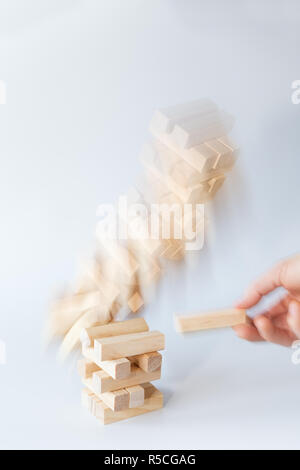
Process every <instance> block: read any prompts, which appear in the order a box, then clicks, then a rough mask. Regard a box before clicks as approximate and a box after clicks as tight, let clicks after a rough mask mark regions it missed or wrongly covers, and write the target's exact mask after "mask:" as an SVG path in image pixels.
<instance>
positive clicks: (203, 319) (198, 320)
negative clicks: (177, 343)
mask: <svg viewBox="0 0 300 470" xmlns="http://www.w3.org/2000/svg"><path fill="white" fill-rule="evenodd" d="M242 323H246V310H243V309H238V308H228V309H224V310H215V311H212V312H208V313H200V314H195V315H188V316H176V317H175V328H176V330H177V331H178V332H179V333H187V332H190V331H198V330H206V329H210V328H225V327H228V326H235V325H240V324H242Z"/></svg>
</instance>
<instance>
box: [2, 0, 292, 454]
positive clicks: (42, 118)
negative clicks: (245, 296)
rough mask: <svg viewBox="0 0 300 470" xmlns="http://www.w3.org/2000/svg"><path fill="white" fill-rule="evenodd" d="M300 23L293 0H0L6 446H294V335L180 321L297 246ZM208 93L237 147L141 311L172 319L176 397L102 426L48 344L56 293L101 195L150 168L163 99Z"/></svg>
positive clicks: (89, 233) (170, 373)
mask: <svg viewBox="0 0 300 470" xmlns="http://www.w3.org/2000/svg"><path fill="white" fill-rule="evenodd" d="M299 23H300V6H299V3H298V2H297V1H296V0H295V1H292V0H290V1H285V2H283V1H275V0H247V1H246V0H244V1H240V0H227V2H224V1H222V0H219V1H218V0H209V1H204V0H203V1H200V0H199V1H196V0H195V1H193V0H152V1H151V2H150V1H146V0H144V1H142V0H127V1H126V2H125V1H124V0H119V1H117V0H106V1H104V0H102V1H100V0H86V1H83V0H73V1H72V0H26V1H22V0H20V1H17V0H0V80H4V81H5V83H6V87H7V103H6V104H5V105H0V137H1V138H0V159H1V171H0V205H1V222H2V224H1V235H0V237H1V245H0V246H1V258H0V275H1V284H0V286H1V287H0V289H1V314H0V339H1V340H2V341H5V343H6V352H7V358H6V359H7V360H6V365H0V398H1V399H0V447H1V448H109V449H113V448H124V449H132V448H137V447H138V448H150V449H151V448H152V449H155V448H166V449H167V448H264V447H268V448H290V447H296V448H300V442H299V431H298V430H299V426H298V422H299V419H300V393H299V392H300V368H299V367H300V366H298V367H297V366H295V365H293V364H292V363H291V350H288V349H284V348H280V347H276V346H272V345H261V344H260V345H255V344H248V343H246V342H243V341H241V340H240V339H238V338H236V337H235V336H234V334H233V332H232V331H231V330H224V331H214V332H208V333H202V334H195V335H194V334H193V335H190V336H187V337H181V336H179V335H177V334H176V333H175V332H174V329H173V325H172V315H173V312H174V311H183V312H185V311H190V310H192V311H193V310H202V309H206V308H212V309H213V308H217V307H225V306H229V305H231V304H232V302H233V301H235V300H236V299H237V298H238V297H240V295H241V294H242V292H243V289H244V288H245V287H246V286H247V284H248V282H249V281H250V280H252V279H253V278H255V276H256V275H258V274H259V273H261V271H262V270H264V269H266V268H267V267H269V266H270V265H271V264H272V263H273V262H275V261H276V260H278V259H279V258H281V257H284V256H287V255H290V254H291V253H293V252H296V251H297V250H299V229H300V221H299V202H300V188H299V172H300V159H299V146H300V145H299V144H300V138H299V135H298V132H299V131H298V129H299V118H300V106H297V105H294V104H292V101H291V93H292V91H291V83H292V81H293V80H296V79H299V78H300V76H299V75H300V72H299V50H298V44H299V40H300V28H299ZM200 97H209V98H211V99H213V100H215V101H216V102H217V103H218V104H219V105H220V106H221V107H223V108H224V109H226V110H227V111H228V112H230V113H232V114H233V115H234V116H235V117H236V125H235V129H234V135H235V140H236V142H237V143H238V145H239V146H240V148H241V152H240V158H239V161H238V164H237V166H236V168H235V169H234V171H233V172H232V173H231V174H230V176H229V178H228V180H227V181H226V183H225V185H224V187H223V188H222V190H221V192H220V193H219V194H218V196H217V198H216V199H215V201H214V205H213V212H212V214H211V216H210V217H209V220H208V225H209V227H210V232H211V237H210V238H207V240H206V243H205V247H204V249H203V251H202V252H201V253H199V254H198V255H195V256H194V259H193V260H192V262H191V263H189V267H188V268H187V267H184V266H177V265H174V266H173V269H170V270H169V272H168V276H166V277H165V279H164V280H163V282H162V284H161V286H160V289H159V292H158V294H157V296H156V297H155V299H153V302H152V304H151V305H150V306H149V307H148V308H147V309H146V311H145V315H146V318H147V320H149V324H150V326H151V328H153V329H159V330H161V331H163V332H164V333H165V334H166V341H167V350H166V352H165V354H164V370H163V379H162V380H161V382H160V388H161V389H162V390H163V391H164V392H165V396H166V406H165V408H164V409H163V410H162V411H160V412H156V413H152V414H149V415H145V416H141V417H138V418H135V419H132V420H130V421H127V422H125V421H124V422H122V423H120V424H114V425H112V426H110V427H101V425H100V424H99V423H98V422H97V421H96V420H95V419H93V418H92V417H91V416H89V414H88V413H87V412H86V411H85V410H82V409H81V405H80V389H81V386H80V381H79V379H78V377H77V374H76V370H75V369H74V361H70V362H69V363H68V364H66V365H65V366H60V365H58V364H57V362H56V360H55V350H54V349H53V350H50V351H46V352H45V351H44V350H43V346H42V341H41V334H42V329H43V326H44V322H45V318H46V315H47V309H48V305H49V301H50V300H51V299H52V298H53V296H54V295H55V294H56V293H57V291H58V290H59V289H60V288H61V287H62V286H63V285H64V284H65V283H68V282H69V281H71V280H72V279H73V278H74V275H75V273H76V269H77V268H78V264H79V262H80V260H81V259H82V258H83V257H85V256H86V255H88V254H89V253H90V252H91V250H92V246H93V237H94V229H95V225H96V222H97V218H96V209H97V206H98V205H99V204H100V203H101V202H113V201H115V200H116V198H117V197H118V195H119V194H121V193H122V192H123V193H124V192H125V191H126V189H127V188H128V187H129V186H130V184H132V183H133V182H134V181H135V179H136V177H137V176H138V175H139V173H140V172H141V165H140V163H139V161H138V155H139V152H140V149H141V147H142V144H143V143H144V141H145V139H146V138H147V135H148V131H147V127H148V124H149V120H150V118H151V115H152V112H153V110H154V109H155V108H156V107H158V106H166V105H171V104H175V103H178V102H182V101H187V100H191V99H195V98H200Z"/></svg>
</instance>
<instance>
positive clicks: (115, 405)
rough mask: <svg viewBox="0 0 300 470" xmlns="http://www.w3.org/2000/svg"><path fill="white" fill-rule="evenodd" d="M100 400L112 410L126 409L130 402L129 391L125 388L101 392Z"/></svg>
mask: <svg viewBox="0 0 300 470" xmlns="http://www.w3.org/2000/svg"><path fill="white" fill-rule="evenodd" d="M101 400H102V401H103V402H104V403H105V404H106V405H107V406H108V407H109V408H110V409H111V410H113V411H122V410H127V409H128V408H129V404H130V393H129V392H128V391H127V390H125V389H121V390H115V391H113V392H106V393H102V395H101Z"/></svg>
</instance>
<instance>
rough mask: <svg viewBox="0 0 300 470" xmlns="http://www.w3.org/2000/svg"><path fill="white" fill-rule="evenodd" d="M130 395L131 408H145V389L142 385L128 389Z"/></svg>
mask: <svg viewBox="0 0 300 470" xmlns="http://www.w3.org/2000/svg"><path fill="white" fill-rule="evenodd" d="M126 390H127V392H128V393H129V408H137V407H140V406H143V404H144V401H145V389H144V387H142V386H141V385H134V386H133V387H127V388H126Z"/></svg>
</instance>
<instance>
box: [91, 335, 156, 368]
mask: <svg viewBox="0 0 300 470" xmlns="http://www.w3.org/2000/svg"><path fill="white" fill-rule="evenodd" d="M164 347H165V337H164V335H163V334H162V333H160V332H159V331H147V332H144V333H134V334H131V335H120V336H111V337H109V338H101V339H98V338H97V339H95V341H94V350H95V357H97V358H98V360H100V361H109V360H112V359H119V358H120V357H130V356H136V355H138V354H143V353H147V352H153V351H159V350H161V349H164Z"/></svg>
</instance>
